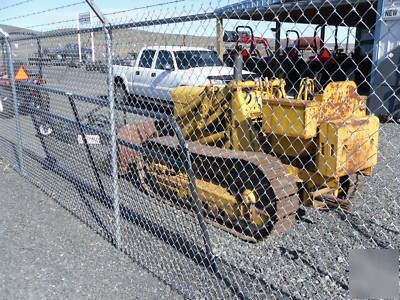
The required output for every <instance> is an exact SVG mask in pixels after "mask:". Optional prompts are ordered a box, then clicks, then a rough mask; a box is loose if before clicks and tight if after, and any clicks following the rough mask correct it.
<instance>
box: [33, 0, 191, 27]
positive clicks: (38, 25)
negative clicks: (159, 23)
mask: <svg viewBox="0 0 400 300" xmlns="http://www.w3.org/2000/svg"><path fill="white" fill-rule="evenodd" d="M29 1H33V0H29ZM187 1H188V0H173V1H167V2H162V3H157V4H152V5H146V6H141V7H135V8H129V9H124V10H119V11H116V12H111V13H105V14H104V15H116V14H120V13H126V12H130V11H135V10H140V9H147V8H152V7H159V6H165V5H169V4H174V3H180V2H187ZM93 17H94V18H97V17H96V16H93ZM73 21H76V19H67V20H62V21H55V22H49V23H43V24H36V25H32V26H29V27H26V28H27V29H31V28H37V27H41V26H48V25H56V24H62V23H67V22H73Z"/></svg>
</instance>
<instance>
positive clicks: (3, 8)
mask: <svg viewBox="0 0 400 300" xmlns="http://www.w3.org/2000/svg"><path fill="white" fill-rule="evenodd" d="M32 1H34V0H25V1H21V2H17V3H15V4H11V5H8V6H4V7H1V8H0V10H5V9H7V8H12V7H16V6H19V5H22V4H25V3H28V2H32Z"/></svg>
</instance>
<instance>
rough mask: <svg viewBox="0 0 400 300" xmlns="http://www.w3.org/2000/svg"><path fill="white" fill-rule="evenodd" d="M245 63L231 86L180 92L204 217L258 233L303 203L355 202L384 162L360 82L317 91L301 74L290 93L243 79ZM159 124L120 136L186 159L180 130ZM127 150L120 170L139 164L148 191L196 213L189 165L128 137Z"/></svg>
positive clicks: (272, 229) (239, 232)
mask: <svg viewBox="0 0 400 300" xmlns="http://www.w3.org/2000/svg"><path fill="white" fill-rule="evenodd" d="M240 70H241V68H240V64H239V67H237V68H236V69H235V75H234V78H235V79H234V80H232V81H230V82H229V83H228V84H226V85H225V86H216V85H208V86H182V87H178V88H175V89H174V90H173V91H172V98H173V101H174V105H175V107H174V117H175V118H176V120H177V123H178V124H179V125H180V128H181V130H182V133H183V136H184V138H185V140H186V141H187V144H188V147H189V151H190V154H191V163H192V168H193V170H194V173H195V176H196V187H197V191H198V194H199V198H200V200H201V204H202V213H203V214H204V216H205V220H206V221H207V222H209V223H212V224H214V225H216V226H218V227H219V228H222V229H224V230H226V231H228V232H231V233H232V234H234V235H236V236H239V237H240V238H242V239H244V240H250V241H256V240H260V239H262V238H264V237H266V236H269V235H274V234H277V233H279V232H283V231H285V230H286V229H288V228H289V227H290V226H291V225H292V223H293V222H294V221H295V218H296V215H297V212H298V209H299V207H300V205H301V204H302V203H303V204H304V205H305V206H311V207H314V208H316V209H332V208H341V209H350V208H351V202H352V199H351V197H352V196H353V194H355V191H356V188H357V184H358V182H359V180H360V179H361V178H362V177H364V176H366V175H371V174H372V169H373V166H374V165H375V164H376V163H377V147H378V132H379V120H378V118H377V117H375V116H369V115H367V114H366V97H364V96H360V95H359V94H358V93H357V86H356V84H355V83H354V82H352V81H343V82H331V83H329V84H328V85H327V86H326V87H325V88H324V90H323V92H318V91H320V88H318V87H317V86H316V83H315V81H314V80H313V79H309V78H303V79H302V80H301V84H300V89H299V93H298V95H296V96H295V97H289V96H287V95H286V91H285V81H284V80H283V79H271V80H268V81H261V80H260V81H242V80H241V71H240ZM157 127H158V126H156V124H155V123H153V122H144V123H140V124H129V125H125V126H123V127H122V128H120V130H119V133H118V136H119V138H122V139H124V140H127V141H129V142H132V143H134V144H141V145H142V146H144V147H146V148H147V149H151V150H152V151H156V152H158V153H161V154H165V155H167V156H168V157H172V158H179V157H182V151H181V150H182V149H181V148H179V147H178V146H177V145H178V142H177V139H176V137H175V136H173V135H170V134H168V133H165V132H164V133H162V132H161V131H160V130H158V129H157ZM119 150H120V151H119V155H120V172H121V173H127V172H128V170H132V165H134V166H136V168H137V174H136V177H135V178H136V179H138V180H139V181H140V182H141V184H142V185H143V186H145V189H146V191H147V192H148V193H151V194H152V195H155V196H156V197H158V198H159V199H161V200H163V201H166V202H168V203H170V204H172V205H174V206H175V207H178V208H180V209H182V210H184V211H186V212H191V211H193V209H192V208H193V204H192V203H193V201H192V199H191V193H190V191H189V189H187V186H188V182H189V179H188V175H187V174H186V173H185V172H184V171H181V170H178V169H177V168H175V167H173V166H171V165H170V164H168V163H165V162H162V161H160V160H157V159H155V158H151V157H150V156H149V157H147V156H146V157H144V156H143V155H140V154H139V153H138V152H135V151H133V150H132V149H128V148H127V147H124V146H123V145H122V146H120V149H119ZM139 156H140V160H141V161H142V163H140V164H139V163H138V162H139ZM142 156H143V157H142ZM139 165H140V167H138V166H139ZM138 170H140V171H138ZM167 198H168V199H167ZM171 199H175V200H171Z"/></svg>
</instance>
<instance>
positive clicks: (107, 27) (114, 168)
mask: <svg viewBox="0 0 400 300" xmlns="http://www.w3.org/2000/svg"><path fill="white" fill-rule="evenodd" d="M86 2H87V4H88V5H89V6H90V8H91V9H92V10H93V12H94V13H95V14H96V16H97V17H98V18H99V20H100V21H101V23H102V24H103V29H104V33H105V36H106V43H107V44H106V47H107V50H106V58H107V84H108V88H107V92H108V95H107V96H108V101H109V113H110V131H111V132H110V133H111V141H110V143H111V176H112V190H113V199H114V225H115V237H114V238H115V240H114V243H115V246H116V247H117V248H121V236H120V215H121V214H120V201H119V185H118V154H117V132H116V126H115V98H114V84H113V82H114V80H113V52H112V30H111V24H110V22H108V20H107V18H106V17H105V16H104V14H103V13H102V12H101V11H100V10H99V9H98V7H97V6H96V5H95V3H94V2H93V1H91V0H86Z"/></svg>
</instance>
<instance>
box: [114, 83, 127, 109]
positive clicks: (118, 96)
mask: <svg viewBox="0 0 400 300" xmlns="http://www.w3.org/2000/svg"><path fill="white" fill-rule="evenodd" d="M114 97H115V103H116V104H123V105H129V94H128V92H127V91H126V88H125V85H124V84H123V83H122V82H119V81H117V82H115V83H114Z"/></svg>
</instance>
